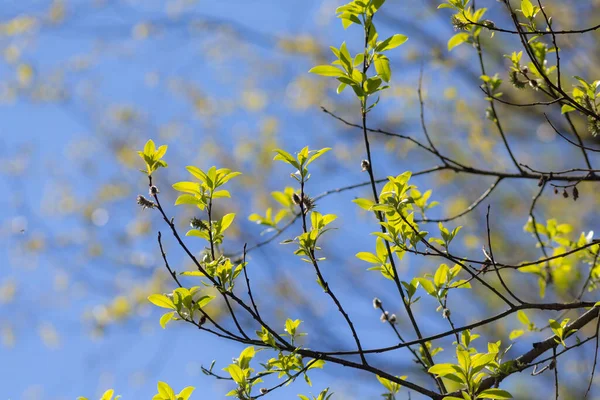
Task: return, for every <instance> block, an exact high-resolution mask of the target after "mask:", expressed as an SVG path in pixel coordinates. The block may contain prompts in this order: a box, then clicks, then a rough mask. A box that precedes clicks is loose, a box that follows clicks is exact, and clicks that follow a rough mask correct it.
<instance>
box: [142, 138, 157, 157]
mask: <svg viewBox="0 0 600 400" xmlns="http://www.w3.org/2000/svg"><path fill="white" fill-rule="evenodd" d="M155 151H156V146H155V145H154V141H153V140H152V139H150V140H148V141H147V142H146V144H145V145H144V154H146V155H148V156H154V152H155Z"/></svg>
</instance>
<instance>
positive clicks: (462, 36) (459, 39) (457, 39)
mask: <svg viewBox="0 0 600 400" xmlns="http://www.w3.org/2000/svg"><path fill="white" fill-rule="evenodd" d="M467 40H469V34H468V33H466V32H460V33H457V34H456V35H454V36H452V37H451V38H450V40H448V51H451V50H452V49H453V48H455V47H456V46H458V45H459V44H463V43H464V42H466V41H467Z"/></svg>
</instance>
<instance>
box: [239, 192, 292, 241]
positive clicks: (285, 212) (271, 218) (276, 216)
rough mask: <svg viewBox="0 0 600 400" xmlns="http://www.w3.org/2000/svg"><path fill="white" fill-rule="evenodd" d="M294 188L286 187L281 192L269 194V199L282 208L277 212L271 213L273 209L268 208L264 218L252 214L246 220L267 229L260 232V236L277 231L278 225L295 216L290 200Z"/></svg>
mask: <svg viewBox="0 0 600 400" xmlns="http://www.w3.org/2000/svg"><path fill="white" fill-rule="evenodd" d="M294 193H295V191H294V188H292V187H290V186H288V187H286V188H285V189H284V190H283V191H282V192H279V191H275V192H271V197H273V199H274V200H275V201H276V202H277V203H279V204H280V205H281V206H282V207H283V208H281V209H279V210H278V211H277V212H275V213H273V208H271V207H269V208H267V210H266V211H265V216H264V217H263V216H262V215H260V214H257V213H253V214H250V216H249V217H248V219H249V220H250V221H252V222H256V223H257V224H259V225H264V226H267V227H268V228H267V229H265V230H264V231H263V232H261V235H264V234H265V233H269V232H271V231H274V230H279V228H278V224H279V223H280V222H281V221H282V220H283V219H285V218H288V217H290V216H293V215H295V212H294V207H295V204H294V201H293V200H292V198H293V196H294Z"/></svg>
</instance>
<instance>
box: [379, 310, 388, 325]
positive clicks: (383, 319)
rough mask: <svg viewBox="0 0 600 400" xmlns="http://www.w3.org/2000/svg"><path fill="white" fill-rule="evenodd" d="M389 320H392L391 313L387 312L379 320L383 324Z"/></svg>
mask: <svg viewBox="0 0 600 400" xmlns="http://www.w3.org/2000/svg"><path fill="white" fill-rule="evenodd" d="M389 319H390V317H389V313H388V312H387V311H386V312H384V313H383V314H381V317H379V320H380V321H381V322H386V321H387V320H389Z"/></svg>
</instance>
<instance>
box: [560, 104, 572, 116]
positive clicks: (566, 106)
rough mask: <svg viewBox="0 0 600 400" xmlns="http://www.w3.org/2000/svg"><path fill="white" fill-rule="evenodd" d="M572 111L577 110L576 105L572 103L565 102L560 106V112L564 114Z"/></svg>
mask: <svg viewBox="0 0 600 400" xmlns="http://www.w3.org/2000/svg"><path fill="white" fill-rule="evenodd" d="M571 111H575V107H573V106H572V105H570V104H563V106H562V107H561V108H560V112H561V113H563V114H566V113H570V112H571Z"/></svg>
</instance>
